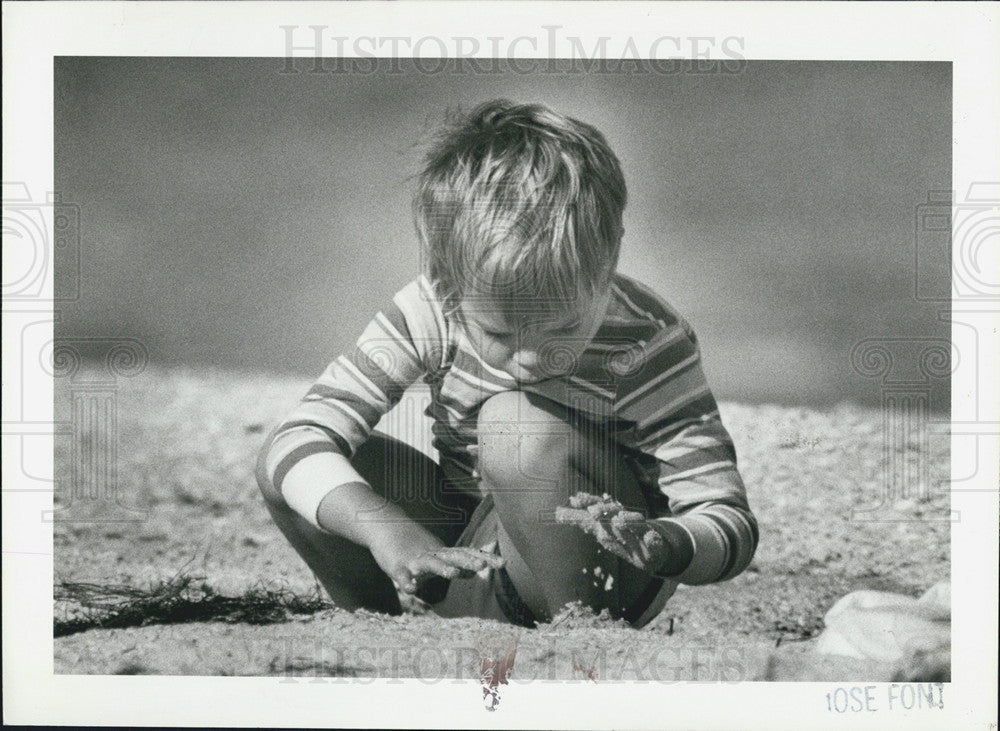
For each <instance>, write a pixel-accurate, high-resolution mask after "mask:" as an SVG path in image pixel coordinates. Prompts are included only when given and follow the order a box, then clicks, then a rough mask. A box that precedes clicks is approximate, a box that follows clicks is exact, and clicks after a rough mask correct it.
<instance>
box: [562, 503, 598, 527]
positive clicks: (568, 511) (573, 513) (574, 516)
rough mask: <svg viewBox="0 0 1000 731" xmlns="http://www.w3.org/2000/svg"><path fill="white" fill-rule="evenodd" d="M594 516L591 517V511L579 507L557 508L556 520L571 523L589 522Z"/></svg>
mask: <svg viewBox="0 0 1000 731" xmlns="http://www.w3.org/2000/svg"><path fill="white" fill-rule="evenodd" d="M592 520H593V518H591V517H590V513H588V512H587V511H586V510H581V509H579V508H562V507H559V508H556V522H557V523H564V524H571V523H577V524H580V523H588V522H590V521H592Z"/></svg>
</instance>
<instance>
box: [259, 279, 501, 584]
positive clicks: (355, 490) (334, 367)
mask: <svg viewBox="0 0 1000 731" xmlns="http://www.w3.org/2000/svg"><path fill="white" fill-rule="evenodd" d="M444 330H445V324H444V318H443V316H442V315H441V312H440V308H439V307H437V305H436V303H435V300H434V298H433V295H432V293H431V292H430V289H429V286H428V285H427V283H426V280H424V279H423V278H420V279H418V280H417V281H415V282H412V283H411V284H410V285H408V286H407V287H406V288H404V289H403V290H402V291H400V292H399V293H397V294H396V296H395V297H394V298H393V301H392V303H391V304H390V305H389V306H387V307H386V308H384V309H383V311H382V312H380V313H379V314H378V315H377V316H376V317H375V319H374V320H372V322H371V323H369V325H368V326H367V327H366V328H365V330H364V332H363V333H362V335H361V337H360V338H359V339H358V342H357V347H356V348H355V350H354V353H353V354H351V355H350V357H348V356H340V357H339V358H337V359H336V360H335V361H333V362H332V363H331V364H330V365H329V366H328V367H327V368H326V370H325V371H324V372H323V374H322V375H321V376H320V378H319V379H318V380H317V381H316V383H315V384H314V385H313V386H312V388H310V389H309V391H308V393H307V394H306V395H305V397H304V398H303V400H302V402H301V403H300V404H299V406H298V407H297V408H296V409H295V410H294V411H293V412H292V413H291V414H290V415H289V416H288V417H287V418H286V419H285V420H284V421H283V422H282V423H281V424H280V425H279V427H278V428H277V429H276V430H275V433H274V435H273V436H272V438H271V440H270V441H269V443H268V444H267V445H265V448H264V455H263V460H264V466H265V469H266V472H267V476H268V478H269V479H270V481H271V484H272V485H273V486H274V487H275V489H276V490H277V491H278V492H280V493H281V495H282V497H283V498H284V500H285V502H286V503H287V504H288V505H289V507H291V508H292V509H293V510H295V511H296V512H297V513H299V514H300V515H301V516H302V517H303V518H305V519H306V520H307V521H308V522H309V523H311V524H312V525H313V526H315V527H317V528H319V529H321V530H324V531H327V532H330V533H334V534H337V535H341V536H343V537H345V538H348V539H349V540H351V541H353V542H355V543H358V544H359V545H363V546H365V547H367V548H368V549H369V550H371V552H372V555H373V556H374V557H375V559H376V561H377V562H378V563H379V565H380V566H381V567H382V568H383V569H384V570H385V571H386V573H387V574H389V576H390V577H391V578H392V579H393V580H395V581H396V582H397V584H398V585H399V586H400V588H403V589H405V590H412V589H413V588H415V578H416V577H417V576H420V575H422V574H427V573H433V574H438V575H441V576H445V577H448V578H451V577H452V576H454V575H455V574H456V573H458V572H460V571H469V570H472V571H475V570H479V569H481V568H483V565H484V561H487V559H485V558H484V557H483V556H482V555H479V552H475V551H472V550H471V549H468V550H466V549H445V548H444V546H443V545H442V543H441V541H440V540H438V539H437V538H436V537H435V536H434V535H433V534H431V533H430V532H429V531H427V530H426V529H424V528H423V527H421V526H420V525H419V524H417V523H415V522H414V521H412V520H410V519H409V518H408V517H407V516H406V514H405V513H404V512H403V510H402V509H401V508H399V507H398V506H397V505H395V504H393V503H392V502H391V501H389V500H386V499H384V498H383V497H381V496H380V495H377V494H376V493H375V492H374V491H373V490H372V488H371V486H370V485H368V484H367V483H366V482H365V480H364V479H363V478H362V477H361V475H360V474H359V473H358V472H357V471H356V470H355V469H354V467H353V466H352V465H351V462H350V457H351V456H352V455H353V454H354V453H355V451H356V450H357V449H358V447H360V446H361V444H363V443H364V442H365V440H367V439H368V437H369V435H370V434H371V430H372V429H373V428H374V426H375V424H377V423H378V421H379V419H380V418H381V417H382V416H383V415H384V414H385V413H386V412H388V411H389V409H391V408H392V407H393V406H394V405H395V404H396V403H397V402H398V401H399V399H400V398H401V397H402V395H403V392H404V391H405V390H406V388H407V387H408V386H409V385H410V384H412V383H414V382H415V381H416V380H417V379H419V378H420V377H421V376H423V375H424V374H425V373H426V372H427V371H428V370H430V369H432V368H435V367H437V366H438V365H439V364H440V362H441V358H442V353H443V348H444V344H445V342H446V337H445V332H444ZM362 514H367V515H369V516H374V515H378V519H377V520H358V519H357V516H359V515H362ZM487 562H488V561H487Z"/></svg>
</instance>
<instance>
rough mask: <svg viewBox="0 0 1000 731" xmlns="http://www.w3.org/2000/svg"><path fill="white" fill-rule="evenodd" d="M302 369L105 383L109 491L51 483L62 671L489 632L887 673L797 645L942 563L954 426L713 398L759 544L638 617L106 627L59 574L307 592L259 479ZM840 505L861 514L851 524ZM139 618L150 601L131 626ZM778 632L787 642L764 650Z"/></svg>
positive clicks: (575, 670) (557, 673)
mask: <svg viewBox="0 0 1000 731" xmlns="http://www.w3.org/2000/svg"><path fill="white" fill-rule="evenodd" d="M77 379H78V380H77V381H75V382H67V381H66V380H65V379H64V380H62V381H60V382H58V383H57V399H56V411H57V414H56V417H57V418H63V419H69V418H71V403H72V398H70V396H71V393H70V392H71V391H73V395H74V396H75V397H76V398H77V399H78V401H77V403H78V404H79V403H82V402H81V401H80V400H79V399H80V398H82V396H81V394H83V390H82V388H81V386H82V384H83V383H84V382H85V381H86V380H87V373H86V372H83V373H81V374H79V375H78V377H77ZM308 386H309V382H308V381H305V380H289V379H282V378H273V377H261V376H248V375H242V374H233V373H227V372H221V371H205V370H198V371H193V370H189V369H160V368H155V367H150V368H148V369H147V370H146V371H145V372H143V373H142V374H141V375H139V376H137V377H134V378H131V379H126V378H119V380H118V386H117V390H116V391H115V392H114V396H113V398H112V399H111V400H112V401H113V402H114V405H115V408H116V409H117V484H118V488H119V490H118V495H119V498H118V503H117V504H116V503H115V502H114V501H112V500H109V499H105V498H103V497H101V496H98V498H97V499H94V498H93V497H91V496H90V495H83V496H79V495H78V496H72V495H70V493H69V491H68V490H65V489H61V490H60V491H58V492H57V506H58V507H59V513H58V515H59V519H58V520H57V523H56V528H55V575H56V596H57V601H56V606H55V616H56V623H57V628H56V629H57V632H56V634H57V638H56V641H55V669H56V672H57V673H101V674H106V673H128V674H135V673H157V674H159V673H165V674H210V675H267V674H271V675H286V676H289V677H297V676H316V675H321V676H325V677H332V678H337V677H339V678H347V677H356V676H371V675H375V676H379V677H432V676H433V677H438V676H440V677H465V678H472V677H478V673H479V665H478V658H480V657H481V656H482V655H483V654H489V652H488V650H489V649H490V648H491V647H494V648H495V649H496V648H499V649H503V648H504V647H508V648H510V647H514V646H515V643H516V648H517V653H516V661H515V665H514V668H513V671H512V674H513V675H514V676H517V677H519V678H551V679H576V680H580V681H581V682H590V681H596V680H601V679H608V680H634V679H646V680H664V681H666V680H681V679H718V680H740V679H753V678H784V679H801V680H806V679H821V678H822V679H838V680H878V679H887V678H888V677H890V675H891V670H892V669H891V668H890V667H888V666H886V665H884V664H879V663H876V662H868V663H866V662H859V661H856V660H855V661H846V660H842V659H837V658H826V659H822V660H821V661H815V662H814V661H809V662H805V661H803V659H802V658H803V657H804V654H803V653H805V652H807V649H806V648H807V647H808V646H809V644H810V643H808V642H797V641H798V640H805V639H808V638H810V637H814V636H815V635H816V634H817V633H818V632H819V631H820V630H821V629H822V626H823V624H822V618H823V615H824V614H825V612H826V611H827V610H828V609H829V608H830V606H831V605H832V604H833V602H834V601H835V600H836V599H837V598H839V597H841V596H843V595H844V594H846V593H848V592H849V591H852V590H854V589H861V588H873V589H885V590H888V591H896V592H900V593H903V594H907V595H910V596H917V595H919V594H920V593H922V592H923V591H924V590H926V589H927V588H929V587H930V586H931V585H932V584H934V583H936V582H938V581H940V580H943V579H948V578H949V574H950V550H949V543H950V541H949V524H948V522H947V517H948V495H947V492H946V490H945V489H944V488H943V487H934V485H935V484H937V481H939V480H940V478H942V477H943V476H945V475H946V474H947V466H948V453H947V448H948V447H947V440H946V438H945V437H943V436H942V437H935V438H933V439H930V440H928V441H927V442H924V443H921V440H919V439H916V438H910V439H899V440H895V442H893V443H890V444H889V446H888V447H886V446H883V444H884V440H883V426H882V414H881V413H880V412H879V411H877V410H872V409H864V408H860V407H857V406H853V405H849V404H845V405H842V406H839V407H837V408H834V409H831V410H829V411H825V412H820V411H815V410H811V409H807V408H791V407H784V406H774V405H762V406H747V405H740V404H734V403H724V404H722V416H723V419H724V421H725V423H726V425H727V427H728V428H729V430H730V432H731V433H732V435H733V438H734V440H735V442H736V446H737V451H738V455H739V462H740V469H741V472H742V473H743V476H744V478H745V480H746V483H747V486H748V491H749V495H750V501H751V505H752V507H753V508H754V511H755V513H756V515H757V517H758V519H759V521H760V528H761V543H760V547H759V550H758V552H757V555H756V558H755V560H754V562H753V564H752V565H751V567H750V568H749V569H748V570H747V571H746V572H745V573H744V574H743V575H741V576H739V577H737V578H736V579H734V580H732V581H730V582H727V583H724V584H719V585H714V586H707V587H681V588H680V589H679V590H678V592H677V593H676V594H675V596H674V597H673V598H672V599H671V601H670V602H669V603H668V605H667V607H666V609H665V610H664V611H663V613H662V614H661V615H660V616H659V617H658V618H657V619H656V620H654V622H653V623H652V624H651V625H649V626H648V627H646V628H645V629H643V630H633V629H630V628H628V627H626V626H623V625H621V624H620V623H616V622H613V621H610V620H607V619H605V618H600V617H594V616H592V615H589V614H587V613H585V612H579V611H570V612H567V613H566V614H565V615H564V616H562V617H560V618H558V619H557V620H556V621H554V622H553V623H552V624H548V625H541V626H540V627H538V628H537V629H533V630H520V631H518V630H517V629H516V628H513V627H507V626H504V625H500V624H497V623H493V622H488V621H483V620H478V619H458V620H444V619H440V618H437V617H434V616H433V615H425V614H421V613H419V611H415V612H413V613H408V614H404V615H403V616H401V617H388V616H383V615H377V614H369V613H363V612H362V613H356V614H351V613H347V612H343V611H340V610H337V609H335V608H331V607H327V608H325V609H323V610H322V611H318V612H317V611H315V609H316V607H315V606H312V607H311V608H308V609H305V610H303V609H301V608H299V609H298V610H296V609H295V607H293V611H290V612H285V611H283V610H281V611H278V618H281V619H283V620H284V621H279V622H272V623H269V624H251V623H249V622H248V621H246V617H243V618H242V620H241V618H240V616H239V613H237V614H236V615H233V613H232V612H228V613H226V612H219V613H216V614H215V615H211V613H210V612H204V613H202V614H200V615H199V613H198V611H197V610H193V612H192V613H189V615H183V613H180V614H175V616H174V618H173V620H171V622H172V623H160V624H152V625H148V626H123V627H119V628H115V629H105V628H99V627H98V625H99V623H100V622H101V621H102V618H104V619H106V617H107V616H108V612H107V604H105V605H104V606H105V609H102V608H101V607H100V606H96V605H95V604H94V600H93V596H92V594H93V592H94V591H95V588H94V587H90V591H91V594H87V592H85V591H81V590H79V589H78V590H77V591H75V592H74V591H66V590H65V586H64V582H70V583H73V584H81V583H90V584H94V585H97V586H98V587H111V589H109V592H110V593H111V594H115V593H116V592H117V594H115V595H116V596H118V597H119V598H120V597H123V596H126V595H129V592H130V591H131V592H135V593H141V592H142V591H144V590H148V589H150V588H151V587H156V586H158V585H159V586H162V584H163V582H166V581H169V580H171V579H176V578H177V577H179V576H182V577H183V576H188V577H193V581H194V582H195V583H193V584H191V586H190V587H188V590H186V591H188V592H189V593H188V594H185V596H186V597H188V598H190V597H191V596H194V599H193V600H192V604H191V606H193V607H197V606H198V605H197V599H199V598H201V599H203V598H204V597H206V596H209V597H215V598H216V599H218V598H220V597H222V598H229V599H231V600H232V601H230V602H229V603H230V604H234V603H235V604H237V605H238V604H239V603H240V601H243V599H241V597H247V596H251V595H255V594H254V593H255V592H256V596H258V598H259V595H260V594H261V592H264V593H266V592H268V591H272V592H274V591H282V592H284V596H285V597H286V598H287V597H288V596H293V597H299V598H302V599H303V600H305V599H308V598H313V599H315V596H316V594H315V592H316V585H315V582H314V580H313V577H312V575H311V573H310V572H309V571H308V569H307V568H306V567H305V564H304V563H303V562H302V561H301V560H300V559H299V558H298V556H297V555H296V554H295V552H294V551H293V550H292V549H291V548H290V547H289V546H288V545H287V544H286V542H285V541H284V539H283V537H282V536H281V535H280V533H279V532H278V530H277V529H276V528H275V527H273V525H272V524H271V522H270V519H269V516H268V514H267V511H266V510H265V508H264V506H263V504H262V501H261V499H260V497H259V494H258V491H257V488H256V486H255V484H254V480H253V465H254V459H255V456H256V452H257V450H258V448H259V446H260V444H261V442H262V440H263V438H264V436H265V434H266V432H267V430H269V429H270V427H271V426H272V425H273V424H274V423H276V422H277V421H278V420H279V419H280V418H281V417H282V416H283V415H284V414H285V413H286V412H287V411H288V410H289V409H290V408H291V407H292V406H293V405H294V403H295V402H296V401H297V399H298V398H299V397H300V396H301V395H302V394H303V393H304V392H305V391H306V389H307V388H308ZM80 413H82V412H80ZM112 433H114V430H112ZM81 448H82V449H83V450H84V451H80V450H81ZM94 448H97V449H98V450H99V451H100V449H101V438H100V435H99V434H98V433H97V430H95V429H89V430H85V431H84V432H83V439H82V440H80V441H79V443H78V447H77V450H78V453H80V454H83V453H85V450H86V449H94ZM73 450H74V448H73V444H72V439H71V438H70V437H68V436H67V437H59V438H57V440H56V469H57V474H58V475H59V478H60V479H61V480H62V481H63V482H62V483H61V484H63V485H65V484H67V483H68V482H69V481H70V479H71V477H70V476H71V465H72V464H73V454H74V451H73ZM887 465H897V466H898V465H906V466H908V467H909V468H910V474H912V475H920V474H921V473H922V471H923V470H926V472H925V474H926V475H927V476H928V480H927V483H928V484H924V483H923V482H921V483H920V484H917V482H915V481H911V482H910V483H909V484H908V485H907V488H906V491H907V493H906V494H905V495H896V496H889V497H886V496H885V492H886V491H885V489H884V487H883V486H884V485H885V482H886V481H885V478H884V476H883V475H884V474H885V471H886V468H887ZM852 508H870V509H871V510H868V511H866V512H865V513H864V514H863V515H861V516H855V517H854V518H853V519H852V516H851V510H852ZM123 519H124V520H123ZM114 587H119V588H117V589H115V588H114ZM192 587H196V588H197V590H196V591H195V592H194V594H191V593H190V591H191V590H192ZM88 596H89V597H90V598H89V599H88V598H87V597H88ZM121 601H125V600H124V599H122V600H121ZM247 601H248V600H247ZM88 604H89V606H88ZM202 606H203V607H205V606H207V604H204V603H203V604H202ZM119 609H120V605H119ZM179 619H188V620H191V619H194V620H198V621H187V622H184V623H176V621H177V620H179ZM234 619H235V621H234ZM224 620H229V621H224ZM141 623H142V622H141V616H140V619H137V620H135V621H132V622H131V624H134V625H139V624H141ZM777 644H782V645H783V648H782V650H781V652H779V653H778V654H777V655H775V654H774V653H773V652H772V650H773V649H774V648H775V646H776V645H777Z"/></svg>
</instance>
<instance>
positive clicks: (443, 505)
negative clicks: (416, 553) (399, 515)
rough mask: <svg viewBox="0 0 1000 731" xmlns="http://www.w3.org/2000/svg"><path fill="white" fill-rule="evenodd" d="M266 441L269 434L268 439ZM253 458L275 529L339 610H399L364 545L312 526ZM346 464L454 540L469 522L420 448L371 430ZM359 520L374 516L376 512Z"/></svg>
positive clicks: (466, 507)
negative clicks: (369, 435)
mask: <svg viewBox="0 0 1000 731" xmlns="http://www.w3.org/2000/svg"><path fill="white" fill-rule="evenodd" d="M267 443H268V444H269V443H270V437H269V438H268V442H267ZM266 452H267V449H266V445H265V449H263V450H261V459H259V460H258V462H257V482H258V485H259V486H260V489H261V492H262V493H263V494H264V498H265V501H266V503H267V508H268V510H269V511H270V513H271V516H272V517H273V518H274V522H275V523H277V525H278V528H280V529H281V532H282V533H284V534H285V537H286V538H287V539H288V541H289V542H290V543H291V544H292V546H293V547H294V548H295V550H296V551H298V552H299V555H300V556H302V558H303V559H304V560H305V562H306V564H308V566H309V568H310V569H312V571H313V573H314V574H315V575H316V578H317V579H318V580H319V582H320V583H321V584H322V585H323V587H324V588H325V589H326V591H327V592H328V593H329V595H330V598H331V599H333V602H334V603H335V604H336V605H337V606H339V607H343V608H344V609H349V610H354V609H358V608H360V607H364V608H366V609H371V610H373V611H379V612H389V613H391V614H399V613H400V611H401V607H400V604H399V597H398V595H397V593H396V589H395V587H394V586H393V583H392V581H390V580H389V577H388V576H386V575H385V573H384V572H383V571H382V569H380V568H379V566H378V564H376V563H375V559H374V558H372V555H371V553H370V552H369V551H368V549H366V548H364V547H362V546H359V545H358V544H356V543H352V542H351V541H349V540H347V539H346V538H341V537H339V536H335V535H331V534H329V533H326V532H324V531H321V530H319V529H317V528H315V527H314V526H312V525H311V524H310V523H309V522H308V521H306V520H305V519H304V518H303V517H302V516H301V515H299V514H298V513H296V512H295V511H294V510H292V509H291V508H289V507H288V505H287V504H286V503H285V500H284V498H283V497H282V496H281V494H280V493H279V492H278V491H277V490H276V489H275V488H274V486H273V485H271V483H270V481H269V480H268V479H267V473H266V470H265V469H264V460H263V455H264V454H266ZM351 464H352V465H353V466H354V468H355V469H356V470H357V471H358V472H359V473H360V474H361V476H362V477H364V478H365V480H367V481H368V482H369V484H371V486H372V488H373V489H374V490H375V491H376V492H377V493H379V494H380V495H382V496H384V497H385V498H386V500H387V501H392V502H393V503H396V504H397V505H399V506H401V507H402V508H403V510H404V511H405V512H406V513H407V515H408V516H410V517H411V518H412V519H413V520H415V521H417V522H419V523H421V524H423V525H424V527H425V528H427V529H428V530H430V531H431V532H432V533H434V534H435V535H437V536H438V537H440V538H441V539H442V540H443V541H444V542H445V543H446V544H447V545H453V544H454V543H455V541H456V540H458V536H459V535H460V534H461V532H462V528H463V527H464V525H465V524H466V523H467V522H468V519H469V516H470V514H471V509H472V507H473V506H471V505H470V504H469V502H468V500H467V499H464V496H461V495H456V494H454V493H451V494H449V493H447V492H445V490H444V484H445V482H444V478H443V475H442V473H441V470H440V468H439V467H438V465H437V464H435V463H434V461H433V460H431V459H430V458H429V457H427V456H426V455H424V454H422V453H421V452H420V451H419V450H416V449H414V448H413V447H410V446H409V445H407V444H404V443H403V442H400V441H399V440H397V439H393V438H392V437H389V436H386V435H383V434H379V433H377V432H374V433H372V435H371V437H370V438H369V440H368V441H367V442H366V443H365V444H364V445H362V446H361V448H360V449H358V451H357V453H356V454H355V455H354V458H353V459H352V460H351ZM357 519H358V520H373V521H374V520H379V515H378V514H377V513H375V514H371V515H360V516H358V517H357Z"/></svg>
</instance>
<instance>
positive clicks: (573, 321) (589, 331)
mask: <svg viewBox="0 0 1000 731" xmlns="http://www.w3.org/2000/svg"><path fill="white" fill-rule="evenodd" d="M610 299H611V294H610V289H605V290H603V291H602V292H599V293H597V294H596V295H593V296H581V297H579V298H578V300H577V301H576V302H575V303H574V304H573V305H572V306H571V307H569V308H567V309H566V310H563V311H562V312H561V313H560V314H555V315H548V316H544V317H540V316H534V317H532V316H529V315H526V316H524V317H522V318H519V320H518V321H517V322H508V320H507V319H506V318H505V317H504V315H503V314H502V312H501V310H500V308H499V307H497V306H496V305H494V304H492V303H490V302H489V301H488V300H484V299H482V298H479V297H471V298H468V299H466V300H464V301H463V302H462V304H461V306H460V307H459V309H458V313H459V318H460V319H461V322H462V324H463V326H464V328H465V331H466V333H467V334H468V336H469V339H470V340H471V341H472V345H473V347H474V348H475V349H476V351H477V352H478V353H479V355H480V356H481V357H482V359H483V360H484V361H486V363H487V364H488V365H489V366H490V367H492V368H496V369H497V370H501V371H504V372H506V373H509V374H510V375H511V376H513V377H514V378H515V379H516V380H517V381H519V382H520V383H535V382H537V381H541V380H543V379H545V378H554V377H556V376H560V375H565V374H566V373H569V372H571V371H572V370H573V367H574V365H575V361H576V358H577V356H579V355H580V353H581V352H583V350H584V348H586V347H587V344H588V343H589V342H590V340H591V339H592V338H593V337H594V334H595V333H596V332H597V329H598V328H599V327H600V325H601V322H602V321H603V320H604V315H605V313H606V312H607V309H608V302H609V301H610Z"/></svg>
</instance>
